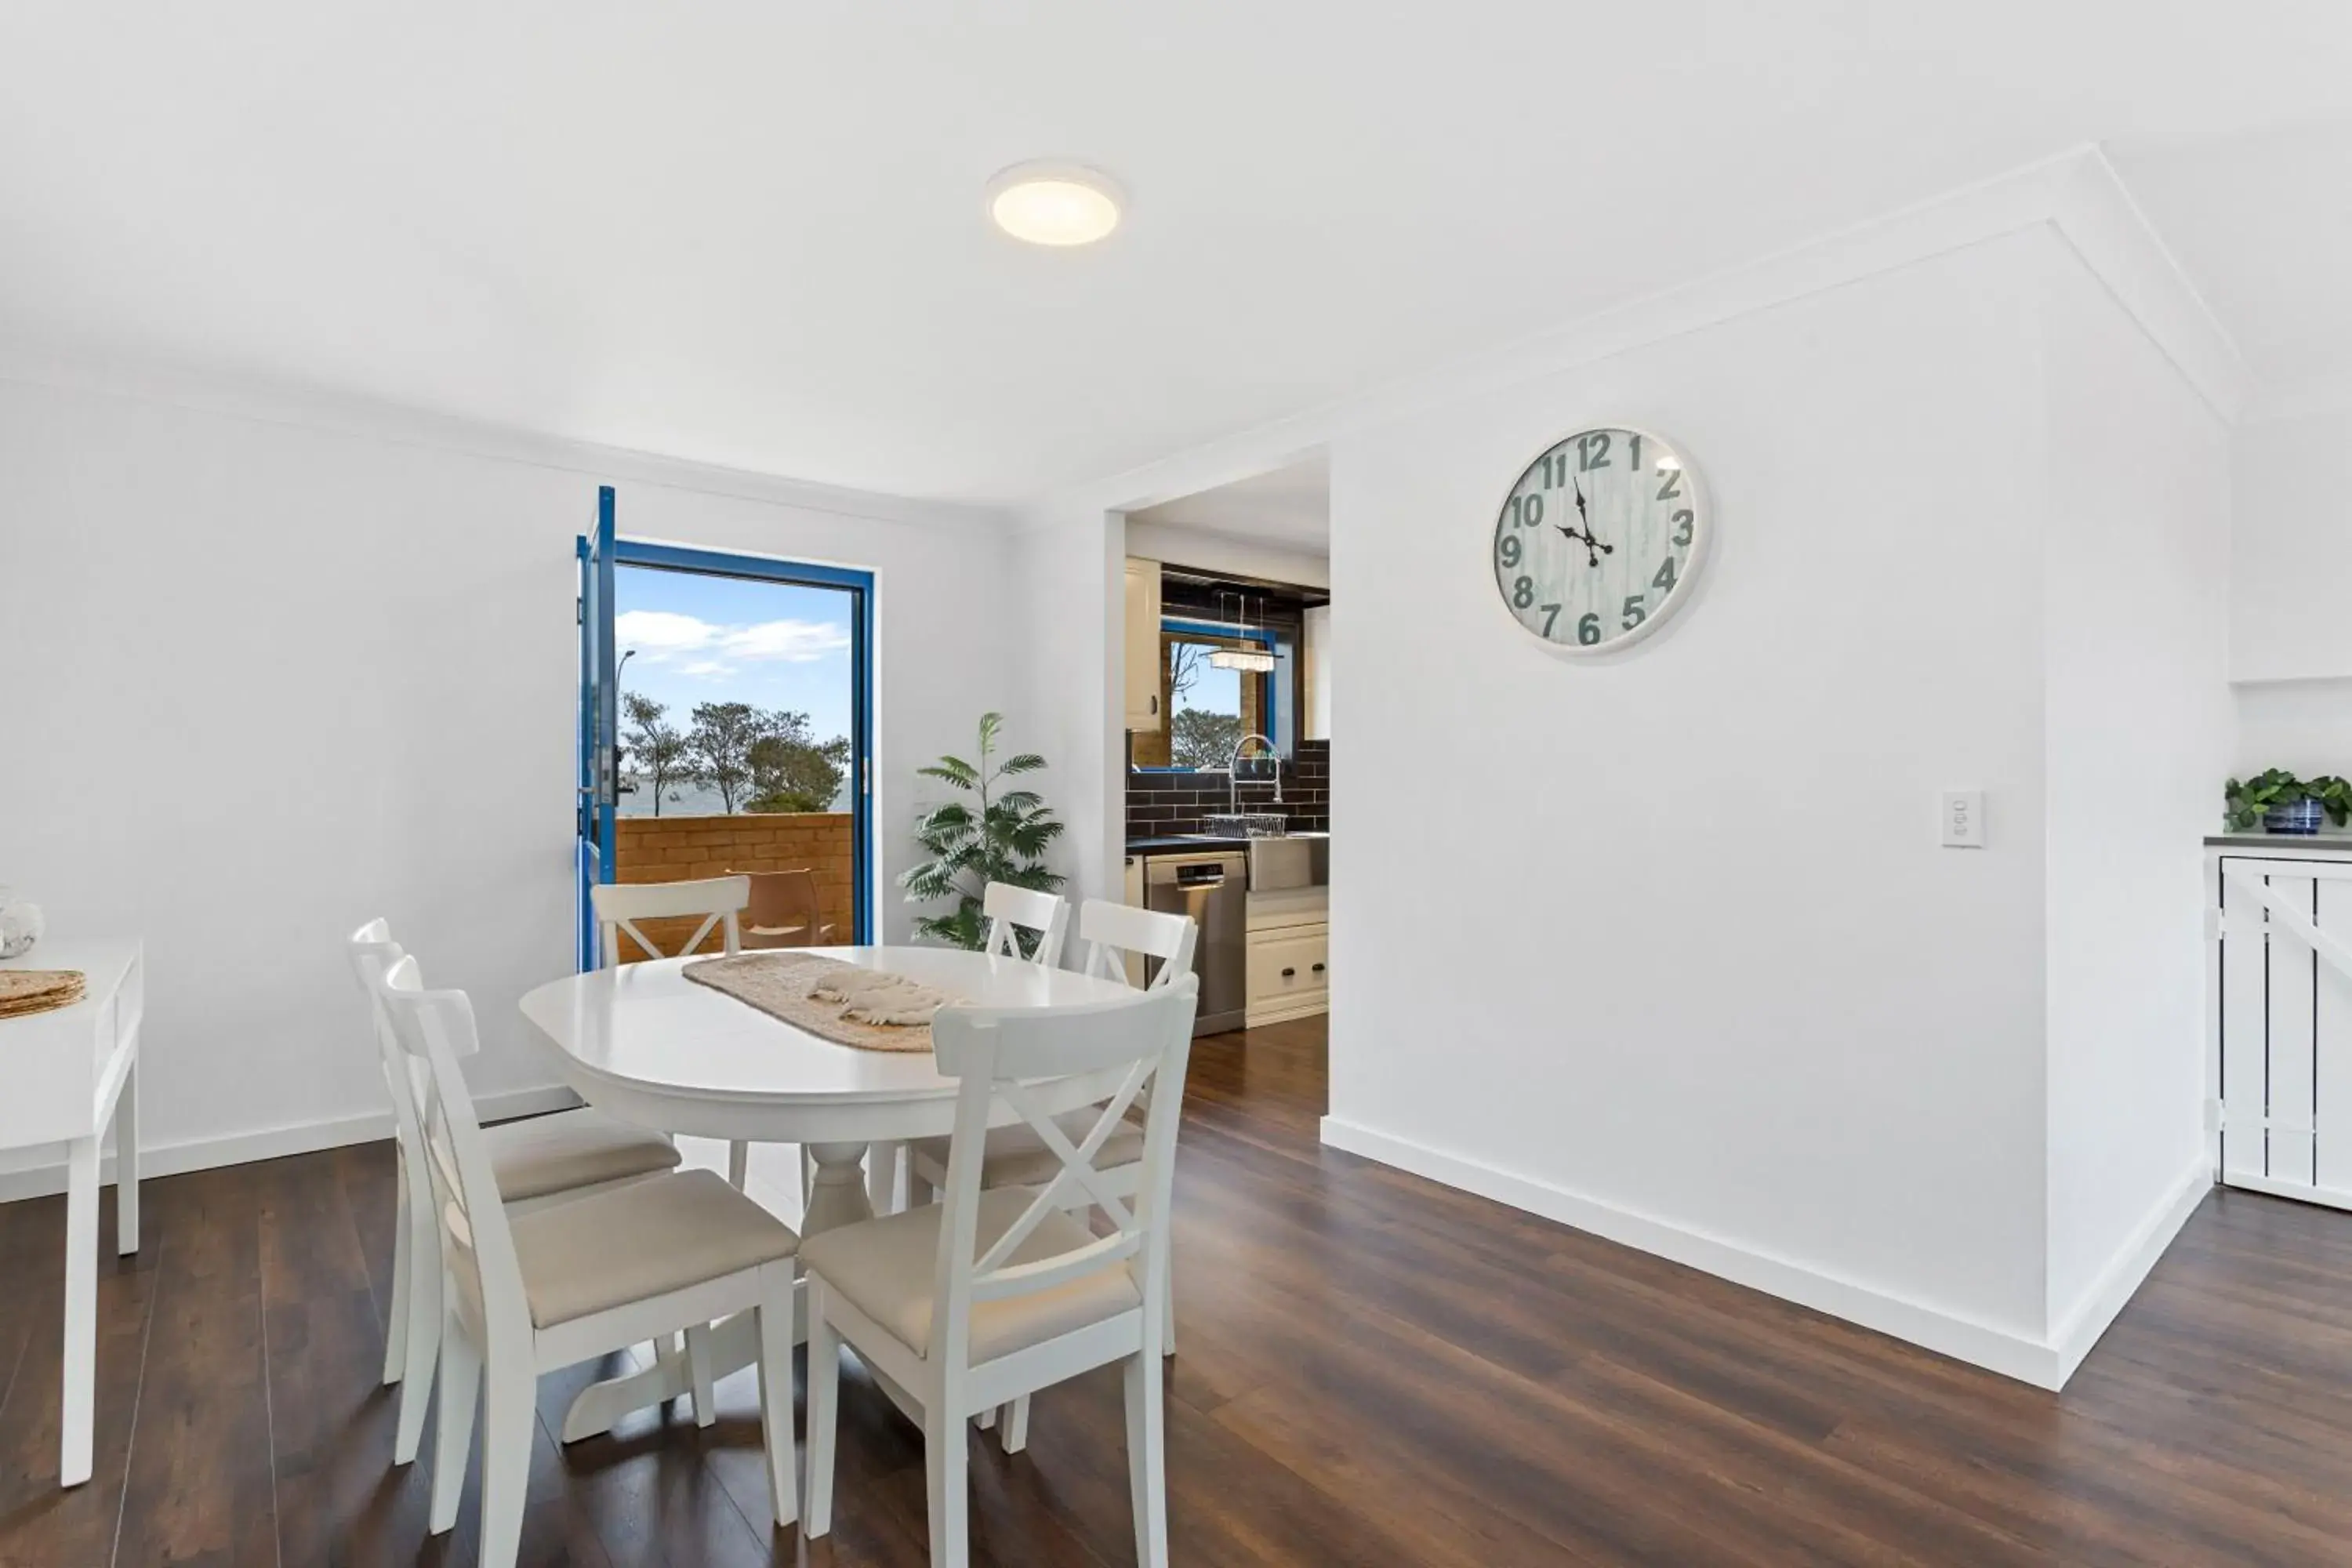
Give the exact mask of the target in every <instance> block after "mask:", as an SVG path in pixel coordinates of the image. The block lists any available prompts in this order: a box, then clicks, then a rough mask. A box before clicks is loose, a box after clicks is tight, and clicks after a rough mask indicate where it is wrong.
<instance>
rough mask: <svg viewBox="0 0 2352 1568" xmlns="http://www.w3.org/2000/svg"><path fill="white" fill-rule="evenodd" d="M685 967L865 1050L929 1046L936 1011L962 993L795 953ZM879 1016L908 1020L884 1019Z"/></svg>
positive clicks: (751, 1002) (700, 979) (747, 955)
mask: <svg viewBox="0 0 2352 1568" xmlns="http://www.w3.org/2000/svg"><path fill="white" fill-rule="evenodd" d="M678 973H681V974H683V975H685V976H686V977H687V978H688V980H691V981H693V982H695V983H696V984H700V985H708V986H709V987H710V988H711V989H712V990H713V991H719V992H723V993H725V994H728V995H730V996H732V997H734V998H735V1000H737V1001H738V1002H740V1003H743V1004H744V1005H747V1006H751V1007H757V1008H758V1009H759V1010H760V1011H761V1012H762V1013H765V1014H767V1015H768V1016H770V1017H772V1018H780V1019H782V1021H783V1022H785V1023H787V1024H790V1025H791V1026H793V1028H795V1029H805V1030H807V1031H808V1032H809V1033H810V1034H812V1035H814V1036H816V1037H818V1038H820V1039H825V1040H831V1041H832V1042H833V1043H834V1044H835V1045H837V1046H848V1047H853V1048H855V1049H856V1050H861V1051H928V1050H929V1049H930V1048H931V1025H930V1016H931V1014H932V1012H933V1011H934V1010H936V1009H937V1008H939V1007H940V1006H942V1005H946V1004H948V1003H950V1002H958V1001H961V1000H962V998H961V997H958V996H950V995H948V994H945V993H944V992H940V991H938V990H935V989H933V988H932V987H930V986H929V985H924V984H919V983H917V982H915V981H912V980H908V979H906V978H905V977H904V976H901V975H895V974H886V973H882V972H881V971H879V970H874V969H867V968H866V967H865V966H864V965H862V964H856V963H842V962H841V960H839V959H837V958H817V957H811V956H803V955H802V954H799V953H791V952H742V953H737V954H736V955H735V956H733V957H731V958H705V959H701V960H698V962H696V963H689V964H687V965H686V966H685V967H684V968H682V969H681V970H679V971H678ZM818 992H824V994H823V995H819V994H815V993H818ZM869 1015H870V1016H869ZM875 1016H878V1017H883V1018H890V1019H901V1020H906V1021H904V1022H891V1023H877V1022H874V1021H873V1017H875ZM917 1020H919V1021H917Z"/></svg>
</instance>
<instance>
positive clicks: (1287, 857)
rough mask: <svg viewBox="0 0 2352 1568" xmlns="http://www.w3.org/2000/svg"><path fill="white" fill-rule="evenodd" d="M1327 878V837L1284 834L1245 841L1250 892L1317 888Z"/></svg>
mask: <svg viewBox="0 0 2352 1568" xmlns="http://www.w3.org/2000/svg"><path fill="white" fill-rule="evenodd" d="M1330 880H1331V836H1330V835H1329V834H1328V833H1288V834H1285V835H1283V836H1282V837H1278V838H1276V837H1261V838H1253V839H1251V840H1250V841H1249V885H1250V891H1251V892H1253V893H1280V892H1286V891H1288V890H1290V889H1294V888H1320V887H1325V886H1328V884H1329V882H1330Z"/></svg>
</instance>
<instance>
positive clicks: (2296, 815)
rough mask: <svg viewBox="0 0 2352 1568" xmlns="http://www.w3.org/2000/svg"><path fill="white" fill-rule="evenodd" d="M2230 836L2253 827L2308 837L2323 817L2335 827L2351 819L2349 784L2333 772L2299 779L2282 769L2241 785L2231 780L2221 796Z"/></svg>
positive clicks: (2316, 829) (2250, 831) (2269, 771)
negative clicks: (2313, 777)
mask: <svg viewBox="0 0 2352 1568" xmlns="http://www.w3.org/2000/svg"><path fill="white" fill-rule="evenodd" d="M2221 798H2222V800H2223V801H2224V802H2225V803H2226V804H2227V805H2228V808H2229V815H2228V817H2227V821H2228V824H2229V828H2230V831H2231V832H2232V833H2252V831H2253V830H2254V829H2255V828H2256V827H2258V826H2259V827H2261V828H2263V830H2265V831H2267V832H2271V833H2284V834H2294V835H2302V836H2308V835H2310V834H2314V833H2316V832H2318V831H2319V819H2320V818H2321V817H2322V816H2325V817H2326V818H2327V820H2328V821H2330V822H2332V823H2334V824H2335V825H2336V826H2338V827H2341V826H2344V824H2345V821H2346V819H2347V818H2352V784H2347V783H2346V782H2345V781H2344V780H2342V779H2340V778H2338V777H2336V775H2335V774H2334V773H2322V774H2321V775H2320V776H2319V777H2317V778H2315V779H2299V778H2297V777H2295V776H2294V774H2293V773H2288V772H2287V771H2286V770H2285V769H2284V768H2272V769H2269V770H2268V771H2266V772H2263V773H2256V774H2255V775H2254V776H2253V777H2252V778H2250V779H2246V780H2244V781H2243V782H2241V781H2239V780H2237V779H2231V781H2230V783H2229V787H2228V788H2226V789H2225V790H2223V791H2222V793H2221Z"/></svg>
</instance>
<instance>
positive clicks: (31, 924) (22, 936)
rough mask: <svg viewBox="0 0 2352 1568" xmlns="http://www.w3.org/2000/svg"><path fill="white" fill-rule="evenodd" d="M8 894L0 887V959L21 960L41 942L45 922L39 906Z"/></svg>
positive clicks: (6, 890)
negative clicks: (12, 897) (35, 944)
mask: <svg viewBox="0 0 2352 1568" xmlns="http://www.w3.org/2000/svg"><path fill="white" fill-rule="evenodd" d="M8 894H9V889H6V888H5V887H0V958H22V957H23V956H24V955H25V954H26V953H28V952H32V951H33V944H34V943H35V942H38V941H40V940H41V932H42V931H43V930H44V929H46V922H45V921H43V920H42V919H41V906H40V905H38V904H34V903H27V902H26V901H25V900H22V899H11V898H10V897H9V896H8Z"/></svg>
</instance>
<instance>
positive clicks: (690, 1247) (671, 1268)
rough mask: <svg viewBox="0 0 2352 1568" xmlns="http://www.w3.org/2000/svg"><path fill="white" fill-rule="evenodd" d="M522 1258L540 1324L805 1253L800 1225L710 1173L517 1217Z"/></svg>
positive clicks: (526, 1290) (528, 1296) (526, 1289)
mask: <svg viewBox="0 0 2352 1568" xmlns="http://www.w3.org/2000/svg"><path fill="white" fill-rule="evenodd" d="M513 1226H514V1247H515V1260H516V1261H517V1262H518V1263H519V1264H520V1265H521V1267H522V1291H523V1297H524V1299H525V1300H528V1301H529V1302H530V1321H532V1322H534V1323H536V1324H538V1325H539V1326H540V1327H541V1328H542V1329H546V1328H552V1327H554V1326H555V1325H556V1324H558V1323H568V1322H570V1321H572V1320H573V1319H574V1318H584V1317H587V1316H589V1315H590V1314H591V1313H593V1312H601V1311H604V1310H606V1309H607V1308H611V1307H619V1306H625V1305H626V1304H627V1303H629V1302H631V1301H643V1300H649V1299H651V1298H653V1297H655V1296H660V1295H665V1294H667V1292H669V1291H672V1290H683V1289H686V1288H687V1287H688V1286H689V1285H699V1284H701V1283H702V1282H703V1281H704V1280H706V1279H721V1278H723V1277H724V1276H726V1275H730V1274H733V1273H735V1272H737V1271H738V1270H740V1269H744V1268H753V1267H755V1266H757V1265H759V1264H762V1263H772V1262H774V1261H775V1260H776V1259H777V1258H790V1257H791V1256H792V1255H793V1253H794V1252H796V1251H798V1250H799V1249H800V1245H801V1238H800V1237H798V1236H796V1235H794V1234H793V1227H792V1226H788V1225H786V1224H785V1223H784V1222H783V1221H782V1220H780V1219H778V1218H777V1217H776V1216H775V1215H772V1214H770V1213H769V1212H768V1211H767V1210H766V1209H763V1208H761V1206H760V1205H758V1204H756V1203H754V1202H752V1201H751V1199H750V1198H747V1197H745V1196H744V1195H743V1194H741V1193H739V1192H737V1191H736V1190H735V1189H734V1188H732V1187H730V1186H729V1185H728V1184H726V1183H725V1182H724V1181H722V1180H720V1179H719V1177H718V1176H717V1175H715V1174H714V1173H711V1172H709V1171H688V1172H686V1173H683V1174H680V1175H676V1176H666V1177H664V1178H662V1179H661V1180H659V1181H653V1182H638V1183H635V1184H632V1185H630V1186H625V1187H615V1188H614V1189H613V1190H612V1191H611V1192H607V1193H591V1194H588V1195H587V1196H586V1197H583V1198H580V1199H578V1200H576V1201H574V1202H572V1203H568V1204H558V1205H555V1206H554V1207H553V1208H545V1209H538V1210H535V1211H533V1212H532V1213H530V1214H526V1215H516V1216H515V1219H514V1222H513Z"/></svg>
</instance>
